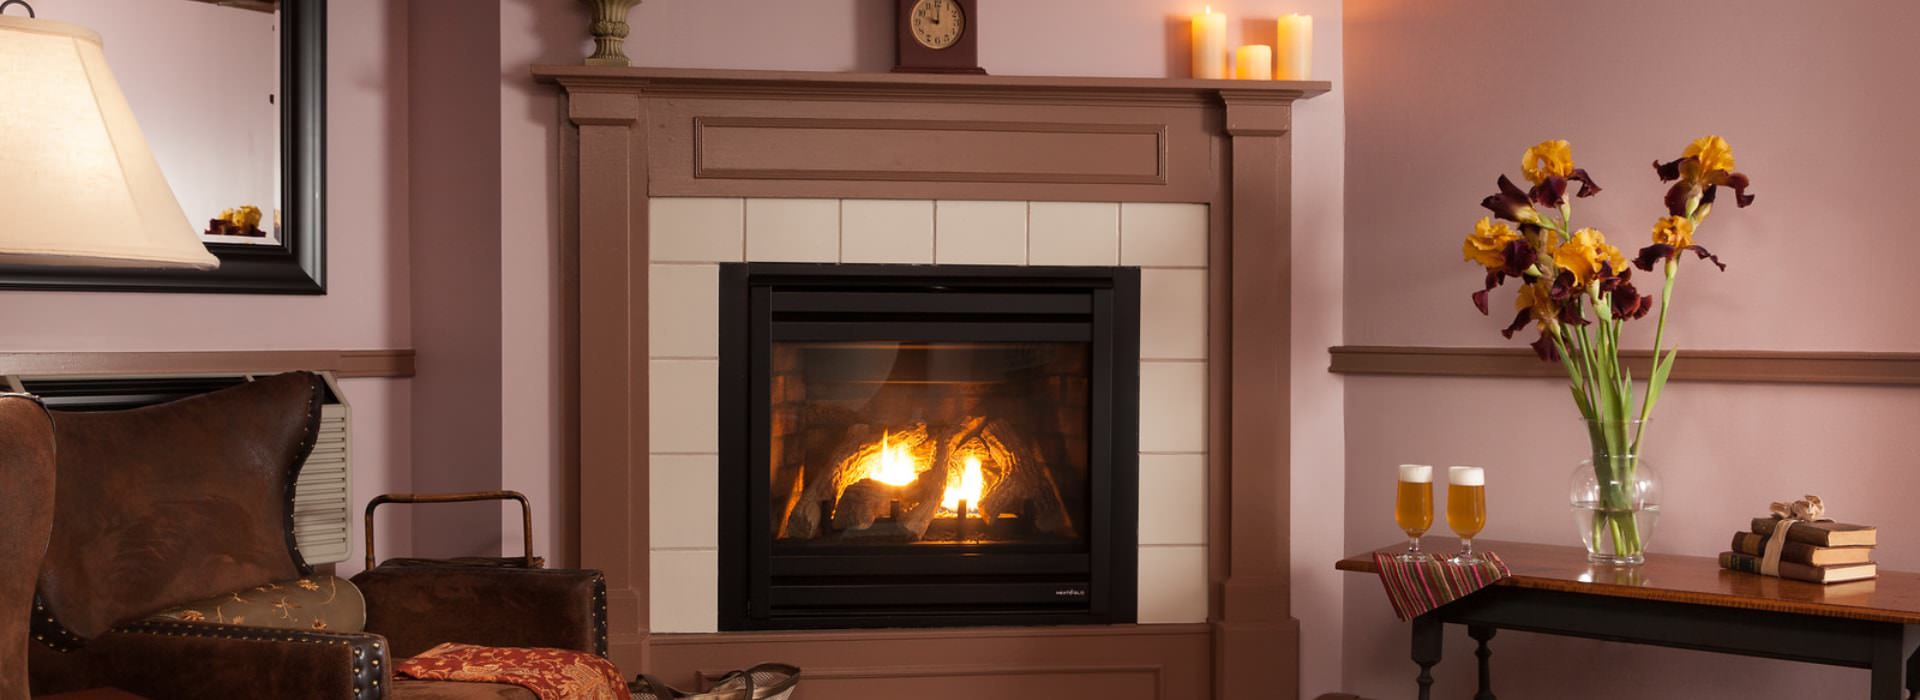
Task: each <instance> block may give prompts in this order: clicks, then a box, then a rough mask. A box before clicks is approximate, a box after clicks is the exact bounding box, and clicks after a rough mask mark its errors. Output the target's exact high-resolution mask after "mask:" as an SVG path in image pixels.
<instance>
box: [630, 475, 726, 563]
mask: <svg viewBox="0 0 1920 700" xmlns="http://www.w3.org/2000/svg"><path fill="white" fill-rule="evenodd" d="M649 461H650V464H649V465H648V467H647V484H648V486H647V489H648V491H647V492H648V494H649V498H648V499H647V500H648V502H649V503H650V504H651V505H650V507H648V508H647V523H648V526H647V533H648V543H649V544H650V545H652V546H653V547H654V548H656V549H696V548H712V547H718V546H720V533H719V529H720V457H719V456H718V455H652V456H651V457H650V458H649Z"/></svg>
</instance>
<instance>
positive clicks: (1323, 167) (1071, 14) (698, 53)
mask: <svg viewBox="0 0 1920 700" xmlns="http://www.w3.org/2000/svg"><path fill="white" fill-rule="evenodd" d="M500 2H501V22H500V25H501V32H502V35H501V38H500V46H501V54H502V60H501V69H502V76H503V77H502V88H501V89H502V96H501V111H502V117H501V162H502V166H503V167H502V174H501V179H502V187H501V193H500V196H501V202H502V224H503V227H504V228H505V230H506V231H507V235H504V236H502V238H501V245H502V247H503V250H505V251H507V254H506V255H505V256H504V257H503V264H502V268H501V285H502V295H501V296H502V319H503V323H502V333H501V336H502V337H501V343H502V357H503V364H504V366H505V369H504V370H503V375H504V376H503V379H502V391H503V395H504V396H505V407H504V409H503V411H504V416H505V424H506V425H508V426H511V428H510V429H509V430H507V431H505V434H504V436H503V438H502V449H503V451H504V453H505V455H506V457H505V459H504V462H503V466H502V468H503V470H504V474H503V482H504V483H505V484H506V486H507V487H508V488H517V489H520V490H523V491H526V492H527V493H528V494H529V495H531V496H533V497H534V498H535V501H536V503H543V504H544V503H551V504H553V506H551V510H548V509H547V508H548V507H547V506H543V507H542V509H541V511H540V512H539V513H538V514H537V515H538V516H539V520H538V522H537V524H536V527H539V528H542V529H543V530H544V533H543V535H542V538H541V541H540V542H538V543H537V546H539V547H541V548H542V549H543V550H545V551H548V552H561V551H564V550H563V549H562V541H563V540H562V539H561V536H560V533H561V532H563V530H562V528H563V527H564V526H565V524H566V523H567V521H568V518H569V517H570V516H569V513H568V512H567V511H566V506H568V505H569V496H570V490H571V488H572V486H571V485H569V484H567V483H563V482H562V481H561V478H560V476H559V470H558V469H557V468H556V467H555V465H556V464H559V463H561V462H562V461H563V458H564V455H565V451H566V450H567V449H568V446H569V444H570V440H571V439H572V436H563V435H560V434H559V430H560V428H559V425H560V423H559V422H557V416H558V413H557V412H558V411H560V410H564V409H565V407H566V406H568V405H570V404H569V402H571V401H572V397H570V396H565V395H562V393H561V389H560V387H563V386H564V385H565V381H564V380H565V379H566V377H567V376H568V375H567V373H568V372H569V371H571V369H570V368H569V367H568V366H567V365H566V363H565V358H566V356H567V354H568V353H569V352H570V349H568V348H564V347H562V346H561V345H560V342H561V338H562V337H564V324H565V322H566V320H565V319H562V318H559V317H558V315H559V309H561V308H562V306H561V302H562V297H561V295H562V294H563V293H564V290H565V289H566V287H565V285H566V284H567V283H569V281H570V280H569V277H568V273H567V272H566V270H567V269H568V265H570V264H571V261H569V260H567V259H566V257H565V256H566V251H564V250H562V249H561V247H560V241H561V240H562V236H561V231H562V230H563V229H562V218H561V217H562V214H563V212H564V206H565V204H566V202H567V200H566V197H567V196H568V194H567V193H566V192H564V191H563V190H562V185H561V182H562V180H561V178H560V174H561V172H562V171H561V170H560V168H561V164H562V163H563V158H562V153H561V150H560V145H559V138H560V133H561V132H560V130H559V129H558V125H559V124H561V123H562V121H561V120H562V119H563V115H562V114H561V110H560V103H559V100H558V99H556V98H555V97H554V93H553V91H552V90H551V89H549V88H546V87H544V86H537V85H534V84H533V83H532V82H531V81H530V80H528V79H527V78H526V77H525V75H526V74H525V70H526V66H527V65H529V64H531V63H536V62H555V63H573V62H577V61H578V60H579V58H580V57H581V56H583V55H584V53H583V41H582V37H583V36H584V34H583V31H584V27H585V26H586V18H585V16H584V13H583V12H582V11H581V10H580V9H578V8H577V7H576V5H575V4H573V3H554V2H544V1H541V0H500ZM1201 4H1202V3H1200V2H1198V1H1197V0H1196V1H1188V0H1173V1H1171V2H1168V1H1166V0H1050V1H1049V2H1045V3H1035V2H1029V3H1003V2H991V3H983V5H986V7H984V8H983V9H982V10H981V14H982V15H983V17H982V18H981V21H980V25H981V26H982V27H983V29H982V32H981V35H980V37H981V38H980V57H981V64H982V65H983V66H984V67H985V68H986V69H987V70H988V71H990V72H993V73H996V74H1011V75H1022V74H1025V75H1111V76H1147V77H1161V76H1177V77H1184V76H1185V75H1186V70H1187V68H1186V62H1187V55H1186V39H1185V35H1184V32H1185V31H1186V29H1185V24H1184V19H1183V18H1184V17H1186V16H1187V15H1189V14H1191V13H1194V12H1197V11H1198V10H1199V9H1200V6H1201ZM1212 4H1213V7H1214V9H1215V11H1218V12H1224V13H1227V14H1228V15H1229V16H1232V17H1235V18H1241V19H1237V20H1235V21H1234V22H1233V27H1232V31H1233V32H1234V33H1235V34H1244V36H1245V37H1247V38H1246V41H1247V42H1249V43H1270V42H1271V41H1272V35H1271V31H1272V29H1271V26H1272V24H1271V19H1272V18H1275V17H1278V16H1279V15H1282V14H1287V13H1291V12H1304V13H1310V14H1314V15H1316V16H1317V18H1318V26H1317V36H1316V59H1315V65H1316V75H1315V76H1314V77H1316V78H1320V79H1331V80H1335V81H1336V88H1335V91H1334V92H1333V93H1332V94H1330V95H1326V96H1323V97H1320V98H1317V99H1315V100H1313V101H1311V102H1306V103H1302V104H1301V105H1300V106H1299V107H1298V108H1297V110H1296V111H1295V114H1294V119H1295V126H1296V137H1295V151H1296V152H1295V165H1294V172H1295V179H1296V183H1295V192H1294V200H1295V210H1294V236H1295V245H1294V256H1295V272H1294V283H1293V284H1294V290H1295V295H1296V302H1295V314H1294V334H1295V335H1294V351H1295V353H1296V354H1295V357H1296V358H1297V368H1296V369H1297V371H1296V380H1295V387H1294V405H1295V411H1294V414H1295V415H1294V421H1295V425H1294V434H1295V441H1294V445H1293V450H1294V454H1293V459H1294V464H1295V465H1296V469H1295V472H1294V473H1295V484H1294V505H1295V508H1294V513H1295V529H1296V531H1297V532H1316V531H1323V530H1324V527H1325V524H1326V523H1328V522H1340V521H1341V519H1342V517H1343V515H1342V513H1343V509H1344V507H1345V501H1344V499H1343V498H1342V492H1343V490H1344V480H1343V478H1342V474H1343V469H1342V466H1341V465H1343V464H1344V463H1345V459H1344V453H1345V449H1346V447H1345V445H1344V443H1343V442H1342V441H1341V439H1340V436H1341V434H1342V430H1343V428H1342V421H1343V414H1342V412H1341V411H1340V409H1339V405H1340V404H1339V402H1340V393H1339V381H1338V380H1337V379H1336V378H1333V377H1330V376H1328V375H1327V374H1326V373H1325V372H1324V356H1325V354H1324V349H1325V348H1326V347H1327V346H1329V345H1333V344H1337V343H1338V342H1339V338H1340V325H1341V322H1342V319H1341V316H1340V310H1339V309H1340V304H1339V296H1340V290H1341V286H1342V281H1341V278H1342V274H1343V270H1342V264H1341V232H1342V230H1343V229H1342V218H1343V216H1344V215H1345V211H1344V208H1343V207H1342V206H1341V204H1340V197H1341V187H1342V177H1341V171H1342V167H1343V165H1344V163H1343V159H1342V157H1341V148H1342V137H1341V132H1342V128H1343V116H1342V115H1343V108H1342V102H1343V99H1344V97H1343V94H1342V93H1343V89H1342V88H1341V87H1340V86H1339V84H1338V81H1339V79H1340V55H1341V44H1340V36H1341V26H1340V22H1339V20H1338V18H1339V16H1340V5H1341V3H1340V0H1237V1H1225V2H1214V3H1212ZM745 15H751V16H753V17H754V18H755V21H752V22H741V21H739V18H740V17H742V16H745ZM891 18H892V9H891V3H885V2H878V1H876V0H812V1H809V2H806V3H773V2H764V1H755V0H699V1H697V2H696V1H693V0H652V1H650V2H647V3H644V4H642V5H641V6H640V7H638V8H637V9H635V10H634V11H633V13H632V16H631V23H632V36H631V37H630V38H629V39H628V41H627V53H628V54H630V55H632V56H633V60H634V64H635V65H651V66H672V67H700V68H760V69H787V70H822V71H849V70H860V71H884V70H887V69H888V68H890V67H891V65H892V61H893V53H892V52H893V47H892V43H891V42H892V31H891V27H890V23H891ZM1254 18H1261V19H1260V20H1258V21H1256V20H1255V19H1254ZM1243 20H1244V21H1243ZM1259 32H1267V33H1266V34H1265V35H1264V36H1262V35H1260V34H1259ZM416 79H417V78H416ZM503 529H504V530H505V531H506V536H507V537H508V538H512V537H515V536H517V525H515V524H513V523H512V522H511V521H509V522H508V523H507V524H506V525H505V526H504V527H503ZM1341 544H1342V543H1340V542H1339V541H1338V540H1337V539H1335V538H1326V537H1302V538H1298V539H1296V542H1295V545H1294V559H1295V562H1296V565H1295V567H1294V568H1295V572H1296V575H1295V587H1296V591H1295V594H1294V595H1295V612H1296V615H1298V616H1299V617H1300V618H1301V619H1302V621H1303V625H1304V626H1305V630H1304V632H1303V636H1304V637H1305V638H1306V639H1309V640H1313V641H1312V643H1309V644H1306V645H1305V648H1306V654H1307V658H1306V659H1305V660H1304V663H1303V664H1302V666H1303V668H1304V669H1305V677H1304V678H1303V685H1304V688H1305V690H1306V691H1307V695H1308V697H1312V696H1313V695H1317V694H1318V693H1321V692H1326V691H1331V690H1335V689H1337V687H1338V685H1339V680H1340V679H1339V669H1340V666H1341V663H1340V653H1341V646H1340V644H1338V643H1337V641H1336V640H1338V639H1339V636H1340V615H1339V610H1340V604H1339V600H1340V599H1341V596H1342V595H1343V589H1342V588H1341V586H1340V580H1339V578H1338V577H1337V576H1335V575H1334V574H1333V573H1332V572H1331V571H1329V570H1328V567H1327V565H1326V562H1330V561H1332V560H1333V559H1335V558H1337V557H1338V556H1339V555H1340V553H1341V552H1340V549H1341Z"/></svg>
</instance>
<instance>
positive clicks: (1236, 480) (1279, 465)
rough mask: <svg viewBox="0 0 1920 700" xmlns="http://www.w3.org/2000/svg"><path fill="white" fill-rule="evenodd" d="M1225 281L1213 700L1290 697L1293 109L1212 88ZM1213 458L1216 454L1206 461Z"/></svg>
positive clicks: (1293, 662)
mask: <svg viewBox="0 0 1920 700" xmlns="http://www.w3.org/2000/svg"><path fill="white" fill-rule="evenodd" d="M1220 99H1221V101H1222V102H1223V103H1224V104H1225V110H1224V115H1223V118H1224V126H1223V129H1224V131H1225V132H1226V135H1227V143H1226V147H1227V154H1226V155H1227V158H1226V161H1227V163H1228V164H1229V167H1230V170H1229V171H1228V175H1227V178H1226V182H1225V183H1223V186H1224V189H1225V191H1224V192H1223V193H1222V194H1224V195H1225V197H1226V201H1227V208H1228V226H1229V228H1228V230H1227V231H1226V236H1227V238H1228V242H1229V245H1230V246H1231V253H1232V259H1231V261H1230V262H1229V264H1228V265H1227V266H1226V267H1225V268H1224V269H1223V270H1221V272H1224V273H1225V274H1226V276H1227V283H1228V285H1229V286H1228V290H1229V291H1228V300H1227V303H1228V305H1229V309H1228V314H1229V315H1228V324H1227V328H1225V329H1217V330H1215V331H1214V332H1215V333H1220V332H1223V331H1224V333H1225V334H1226V335H1227V338H1228V341H1227V343H1228V345H1227V356H1226V357H1215V358H1213V359H1212V361H1213V362H1227V363H1229V364H1228V366H1229V375H1228V376H1229V384H1228V385H1227V387H1225V390H1226V391H1227V392H1228V396H1227V400H1228V404H1227V405H1228V413H1227V416H1226V417H1227V431H1228V432H1227V454H1226V455H1224V458H1225V461H1226V463H1227V470H1228V471H1227V473H1226V475H1225V476H1226V479H1227V487H1226V488H1227V497H1226V499H1225V501H1224V502H1216V503H1215V504H1214V507H1215V508H1216V509H1217V508H1219V507H1220V506H1224V510H1225V511H1226V512H1227V518H1228V523H1227V537H1226V541H1225V542H1224V543H1223V542H1218V541H1215V542H1214V543H1213V545H1212V546H1215V547H1219V546H1223V545H1224V546H1225V547H1226V548H1227V561H1226V574H1227V577H1226V579H1225V580H1224V581H1223V582H1222V583H1221V590H1220V596H1221V600H1220V612H1219V617H1218V618H1217V619H1216V620H1215V628H1214V634H1215V637H1214V639H1215V649H1214V654H1215V657H1214V673H1215V676H1214V690H1215V697H1220V698H1247V697H1272V696H1273V693H1274V692H1275V690H1276V686H1284V687H1285V688H1286V691H1285V695H1286V697H1298V694H1299V689H1298V687H1297V686H1298V682H1299V678H1300V623H1299V621H1298V620H1296V619H1294V618H1293V613H1292V607H1293V606H1292V586H1291V567H1292V558H1291V557H1292V550H1293V544H1292V536H1291V532H1290V530H1291V527H1292V523H1291V520H1290V517H1291V514H1292V512H1293V509H1292V508H1291V507H1290V505H1289V504H1290V503H1292V500H1291V496H1292V492H1293V489H1292V476H1291V475H1292V465H1291V463H1290V461H1289V458H1288V455H1289V454H1291V442H1292V439H1291V438H1292V431H1291V430H1289V429H1288V426H1290V425H1292V422H1291V421H1292V409H1291V403H1292V380H1291V376H1292V373H1293V368H1292V354H1293V353H1292V348H1293V329H1292V314H1291V313H1288V311H1287V309H1289V308H1291V303H1292V294H1291V292H1290V290H1291V288H1292V283H1291V280H1292V279H1293V236H1292V222H1293V206H1292V202H1293V142H1292V140H1291V139H1290V138H1289V136H1288V133H1289V131H1290V129H1291V124H1292V100H1291V99H1289V98H1283V97H1277V96H1275V95H1272V94H1270V93H1266V92H1260V91H1240V90H1222V91H1221V93H1220ZM1215 458H1216V459H1219V458H1220V457H1219V456H1216V457H1215Z"/></svg>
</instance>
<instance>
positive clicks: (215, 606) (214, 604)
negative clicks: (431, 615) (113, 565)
mask: <svg viewBox="0 0 1920 700" xmlns="http://www.w3.org/2000/svg"><path fill="white" fill-rule="evenodd" d="M148 619H152V620H175V621H179V622H211V623H219V624H227V625H246V626H248V627H272V628H275V629H290V630H327V631H331V632H362V631H365V630H366V627H367V599H366V598H364V597H361V595H360V589H359V588H358V587H356V586H354V585H353V582H352V581H348V580H346V579H343V578H340V577H337V576H310V577H307V578H302V579H295V580H292V581H277V582H274V583H269V584H266V585H262V586H254V587H253V588H249V589H246V590H242V591H235V592H233V593H228V594H226V595H222V596H215V597H212V598H208V599H206V600H202V601H199V602H195V603H188V604H186V605H182V606H180V607H177V608H172V609H168V610H162V611H160V612H158V613H154V615H153V616H152V617H150V618H148Z"/></svg>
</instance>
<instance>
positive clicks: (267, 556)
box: [34, 372, 324, 649]
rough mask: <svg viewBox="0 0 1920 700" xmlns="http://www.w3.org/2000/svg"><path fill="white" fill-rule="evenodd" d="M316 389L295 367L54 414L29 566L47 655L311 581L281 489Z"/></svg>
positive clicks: (309, 427)
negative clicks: (149, 401) (48, 525)
mask: <svg viewBox="0 0 1920 700" xmlns="http://www.w3.org/2000/svg"><path fill="white" fill-rule="evenodd" d="M322 387H323V384H322V382H321V380H320V378H319V377H318V376H317V375H314V374H311V373H307V372H295V373H289V374H282V375H278V376H273V377H266V378H262V379H258V380H256V381H252V382H248V383H246V384H243V385H240V386H236V387H232V388H228V389H223V390H220V391H216V392H212V393H209V394H203V395H200V396H195V397H192V398H187V399H182V400H180V401H175V402H172V403H166V404H161V405H157V406H148V407H145V408H136V409H131V410H124V411H77V412H69V411H54V412H53V424H54V433H55V438H56V439H57V440H58V444H59V445H60V455H59V465H58V477H59V483H60V487H59V489H58V491H57V493H56V495H55V497H54V499H53V502H54V513H53V533H52V543H51V545H50V546H49V548H48V550H47V557H46V561H45V563H44V564H43V565H42V566H41V568H40V577H39V596H40V599H41V601H42V602H43V603H44V604H45V607H46V613H47V614H44V615H37V616H36V617H35V620H34V622H35V628H34V631H35V632H36V633H38V634H41V635H42V636H44V637H46V638H47V641H48V643H49V644H50V645H51V646H53V647H54V648H56V649H59V648H74V647H77V646H80V645H82V644H84V641H85V640H86V639H89V638H92V637H95V636H97V635H99V634H100V633H102V632H105V631H107V630H109V629H111V628H112V627H113V626H115V625H117V624H121V623H124V622H128V621H131V620H133V619H137V618H139V617H140V616H143V615H147V614H151V613H153V612H156V611H159V610H162V609H165V608H168V607H171V606H175V605H181V604H185V603H188V602H191V601H196V600H204V599H206V598H210V597H213V596H216V595H223V594H226V593H231V592H234V591H240V590H244V589H247V588H252V587H254V586H259V585H263V584H266V583H268V582H271V581H284V580H287V579H291V578H296V577H299V576H304V575H308V574H311V573H312V569H311V567H309V566H307V564H306V562H305V560H303V559H302V558H301V557H300V552H299V550H298V548H297V546H296V545H295V543H294V539H293V488H294V480H295V479H296V478H297V477H298V475H299V470H300V465H301V464H302V463H304V462H305V461H306V457H307V454H308V453H309V452H310V451H311V450H312V449H313V441H314V437H315V435H316V434H317V433H318V431H319V427H320V405H321V400H322V397H323V396H324V393H323V392H324V390H323V388H322Z"/></svg>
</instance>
